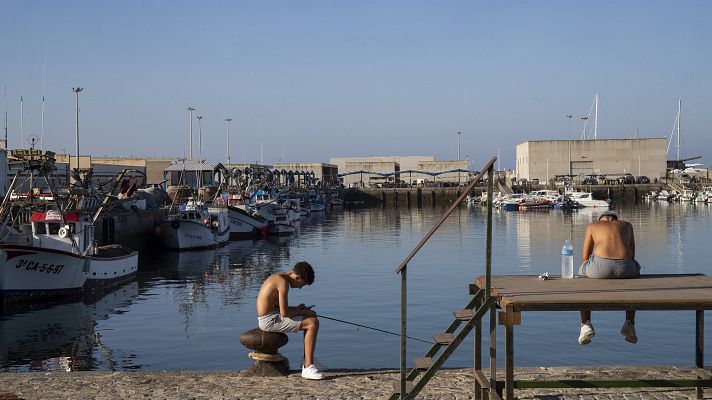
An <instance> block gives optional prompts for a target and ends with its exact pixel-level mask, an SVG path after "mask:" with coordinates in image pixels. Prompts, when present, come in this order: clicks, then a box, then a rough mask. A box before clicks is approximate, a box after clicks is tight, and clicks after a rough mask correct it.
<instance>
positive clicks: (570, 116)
mask: <svg viewBox="0 0 712 400" xmlns="http://www.w3.org/2000/svg"><path fill="white" fill-rule="evenodd" d="M566 118H568V120H569V175H571V118H573V115H567V116H566Z"/></svg>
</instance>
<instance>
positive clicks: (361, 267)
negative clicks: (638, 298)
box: [0, 203, 712, 371]
mask: <svg viewBox="0 0 712 400" xmlns="http://www.w3.org/2000/svg"><path fill="white" fill-rule="evenodd" d="M444 211H445V209H444V208H439V207H438V208H423V209H417V208H412V209H409V208H396V209H393V208H370V209H361V210H353V209H346V210H334V211H331V212H328V213H326V214H325V215H321V216H313V217H311V218H310V219H307V220H303V221H302V222H301V225H300V227H299V231H298V233H297V234H296V235H295V236H293V237H290V238H279V239H270V240H259V241H255V242H253V241H236V242H231V243H230V244H229V245H227V246H225V247H223V248H220V249H216V250H206V251H197V252H168V251H154V252H142V254H141V256H140V267H139V273H138V276H137V277H136V279H135V280H134V281H132V282H130V283H128V284H126V285H124V286H121V287H119V288H117V289H116V290H114V291H113V292H111V293H109V294H106V295H103V296H99V297H98V298H96V297H95V298H90V297H87V298H85V299H83V301H78V302H72V303H67V304H61V305H54V306H43V305H32V307H26V308H25V309H19V310H12V309H11V310H5V311H4V312H3V314H2V315H0V342H1V343H2V345H3V346H2V348H3V350H2V352H0V370H4V371H28V370H45V371H48V370H49V371H52V370H92V371H114V370H147V371H161V370H236V369H245V368H247V367H249V365H250V364H251V360H249V359H248V357H247V353H248V352H249V350H247V349H246V348H244V347H243V346H242V345H241V344H240V342H239V336H240V334H241V333H242V332H244V331H246V330H248V329H251V328H254V327H255V326H256V324H257V320H256V315H255V305H254V302H255V297H256V295H257V291H258V289H259V286H260V284H261V283H262V281H263V280H264V279H265V278H266V277H268V276H269V275H270V274H273V273H276V272H280V271H286V270H289V269H290V268H291V266H292V265H293V264H294V263H296V262H297V261H302V260H306V261H308V262H310V263H311V264H312V265H313V266H314V268H315V270H316V281H315V282H314V284H313V285H311V286H307V287H305V288H303V289H301V290H296V289H294V290H292V291H291V292H290V302H291V303H293V304H298V303H306V304H316V307H315V310H316V311H317V312H318V313H319V314H321V315H324V316H328V317H333V318H338V319H341V320H346V321H350V322H354V323H358V324H362V325H367V326H371V327H375V328H378V329H382V330H387V331H392V332H399V329H400V320H399V319H400V277H399V276H398V275H396V274H395V273H394V270H395V269H396V267H397V266H398V265H399V264H400V262H401V261H402V260H403V259H404V258H405V257H406V256H407V255H408V253H409V252H410V251H411V250H412V249H413V248H414V247H415V246H416V244H417V243H418V241H419V240H420V239H421V238H422V237H423V236H424V235H425V234H426V233H427V232H428V230H429V229H430V228H431V227H432V226H433V224H434V223H435V222H436V221H437V220H438V219H439V218H440V216H441V215H442V214H443V212H444ZM617 211H618V213H619V215H620V217H621V218H622V219H625V220H627V221H630V222H631V223H632V224H633V226H634V227H635V230H636V242H637V259H638V260H639V262H640V263H641V265H643V270H642V272H643V273H699V272H701V273H707V274H710V273H711V272H712V271H710V262H709V259H710V257H711V256H712V248H710V246H709V238H710V237H712V236H711V235H710V230H711V225H712V222H711V221H712V218H710V214H712V206H708V205H700V204H698V205H694V204H693V205H690V204H669V203H652V204H648V203H641V204H637V205H630V206H622V207H620V208H619V209H618V210H617ZM601 212H602V210H600V209H582V210H578V211H576V212H573V213H563V212H560V211H557V210H550V211H537V212H507V211H498V210H495V214H494V218H493V254H492V259H493V263H492V264H493V266H492V268H493V273H494V274H521V275H538V274H541V273H544V272H549V273H551V274H559V273H560V260H561V258H560V257H561V253H560V251H561V244H562V242H563V241H564V240H565V239H567V238H572V239H573V243H574V248H575V250H574V259H575V260H578V259H580V255H581V238H582V236H583V232H584V229H585V227H586V225H587V224H588V223H589V222H590V221H592V220H594V219H595V218H596V217H597V215H599V214H600V213H601ZM485 239H486V213H485V209H484V208H482V207H480V206H479V205H478V206H462V207H460V208H458V209H457V210H456V211H455V213H454V214H453V215H452V216H451V217H450V218H449V219H448V220H447V221H446V222H445V224H444V225H443V226H442V227H441V229H440V230H439V231H438V232H437V233H436V234H435V236H434V237H433V238H432V239H431V240H430V242H429V243H428V244H426V245H425V247H424V248H423V249H422V250H421V252H420V253H419V254H418V255H417V256H416V257H415V258H414V259H413V260H412V261H411V262H410V264H409V268H408V313H409V314H408V333H409V335H411V336H413V337H417V338H421V339H424V340H432V335H433V334H435V333H439V332H442V331H444V330H445V328H446V327H447V325H449V323H450V322H451V320H452V314H451V312H452V311H455V310H458V309H461V308H462V307H463V306H464V305H465V304H466V303H467V302H468V301H469V299H470V295H469V293H468V284H469V283H471V282H472V281H473V280H474V277H475V276H477V275H480V274H484V273H485ZM533 279H534V278H533ZM623 320H624V318H623V313H622V312H594V315H593V321H594V325H595V328H596V337H595V338H594V340H593V342H592V343H591V344H590V345H588V346H580V345H578V343H577V341H576V339H577V337H578V332H579V317H578V313H576V312H558V313H555V312H530V313H526V312H525V313H523V314H522V324H521V325H520V326H517V327H515V330H516V335H515V341H516V342H515V346H516V347H515V359H516V364H517V366H556V365H616V364H673V365H692V364H694V335H695V329H694V328H695V325H694V323H695V313H694V311H674V312H670V311H668V312H662V311H658V312H654V311H642V312H639V313H638V322H637V324H636V329H637V332H638V337H639V342H638V343H637V344H636V345H631V344H629V343H627V342H625V341H624V340H623V337H622V336H621V335H620V334H619V332H618V331H619V329H620V326H621V325H622V323H623ZM487 329H488V327H487V326H486V324H485V326H484V330H485V332H487ZM710 329H711V328H710V324H707V326H706V328H705V331H706V335H707V337H710V336H709V335H710ZM498 333H499V340H498V342H499V343H498V348H499V349H500V350H501V349H503V348H504V347H503V343H502V342H501V341H502V339H503V338H502V336H503V330H502V329H499V332H498ZM399 340H400V339H399V337H398V336H393V335H388V334H385V333H381V332H375V331H372V330H369V329H365V328H357V327H355V326H352V325H347V324H344V323H340V322H335V321H331V320H327V319H322V323H321V330H320V332H319V338H318V344H317V355H318V357H319V360H320V362H323V363H324V364H326V365H328V366H329V367H330V368H385V367H397V366H398V365H399V356H400V350H399ZM485 344H486V341H485ZM408 346H409V347H408V353H409V358H413V357H419V356H422V355H423V353H424V352H425V351H426V350H427V349H428V348H429V345H427V344H424V343H421V342H418V341H409V343H408ZM472 347H473V346H472V336H470V338H469V339H468V340H467V341H466V342H464V343H463V344H462V345H461V346H460V348H459V349H458V351H456V352H455V354H454V355H453V356H452V357H451V358H450V359H449V360H448V361H447V363H446V367H470V366H472V358H473V354H472ZM708 349H709V346H708ZM280 351H281V353H283V354H284V355H286V356H287V357H288V358H289V359H290V360H291V363H292V368H296V367H298V365H299V360H300V359H301V358H302V336H301V334H299V335H290V341H289V343H288V344H287V345H286V346H285V347H283V348H282V349H281V350H280ZM705 357H706V358H707V359H709V357H710V351H709V350H707V351H706V353H705ZM501 360H502V355H501V354H500V361H501Z"/></svg>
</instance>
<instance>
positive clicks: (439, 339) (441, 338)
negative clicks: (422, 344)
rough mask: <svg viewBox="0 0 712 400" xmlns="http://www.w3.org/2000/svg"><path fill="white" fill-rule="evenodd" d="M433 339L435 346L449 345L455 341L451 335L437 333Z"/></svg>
mask: <svg viewBox="0 0 712 400" xmlns="http://www.w3.org/2000/svg"><path fill="white" fill-rule="evenodd" d="M433 339H435V343H437V344H446V345H447V344H450V343H452V342H453V341H454V340H455V337H454V336H452V333H439V334H437V335H433Z"/></svg>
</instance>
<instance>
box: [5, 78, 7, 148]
mask: <svg viewBox="0 0 712 400" xmlns="http://www.w3.org/2000/svg"><path fill="white" fill-rule="evenodd" d="M5 148H7V84H6V85H5Z"/></svg>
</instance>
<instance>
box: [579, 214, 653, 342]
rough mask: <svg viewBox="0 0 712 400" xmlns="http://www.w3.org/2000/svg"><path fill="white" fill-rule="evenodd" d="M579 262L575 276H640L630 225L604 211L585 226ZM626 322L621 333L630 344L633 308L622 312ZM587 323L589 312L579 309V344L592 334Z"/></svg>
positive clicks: (620, 277) (633, 340)
mask: <svg viewBox="0 0 712 400" xmlns="http://www.w3.org/2000/svg"><path fill="white" fill-rule="evenodd" d="M581 259H582V261H583V264H581V267H580V268H579V275H582V276H585V277H588V278H596V279H622V278H636V277H638V276H640V264H638V262H637V261H635V237H634V235H633V225H631V224H630V223H628V222H625V221H620V220H618V215H616V213H614V212H611V211H607V212H605V213H603V214H601V216H600V217H599V218H598V221H597V222H592V223H590V224H589V225H588V227H586V233H585V236H584V240H583V252H582V253H581ZM625 318H626V321H625V323H624V324H623V327H622V328H621V335H623V336H624V337H625V340H626V341H628V342H630V343H636V342H637V341H638V336H636V334H635V310H627V311H626V312H625ZM595 334H596V333H595V331H594V330H593V325H592V324H591V311H590V310H586V311H581V334H580V335H579V338H578V341H579V343H580V344H584V345H585V344H589V343H591V338H592V337H593V336H594V335H595Z"/></svg>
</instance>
